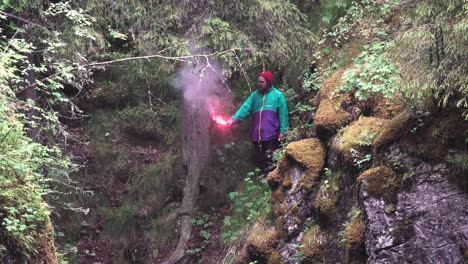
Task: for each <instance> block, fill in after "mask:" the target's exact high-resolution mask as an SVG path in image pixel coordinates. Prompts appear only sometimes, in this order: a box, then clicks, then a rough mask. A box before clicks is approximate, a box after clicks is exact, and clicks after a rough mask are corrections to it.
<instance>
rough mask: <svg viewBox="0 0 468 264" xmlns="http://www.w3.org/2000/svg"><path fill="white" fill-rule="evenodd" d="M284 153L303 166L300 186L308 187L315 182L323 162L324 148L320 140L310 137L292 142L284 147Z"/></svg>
mask: <svg viewBox="0 0 468 264" xmlns="http://www.w3.org/2000/svg"><path fill="white" fill-rule="evenodd" d="M284 153H285V155H287V156H288V157H290V158H292V159H293V160H295V161H297V162H298V163H300V164H301V165H303V166H304V167H305V172H304V175H303V176H302V178H301V180H300V185H301V187H302V188H305V189H310V188H311V187H312V186H313V185H314V184H315V182H316V180H317V178H318V176H319V173H320V171H321V170H322V169H323V165H324V163H325V149H324V147H323V145H322V143H321V142H320V140H318V139H316V138H310V139H304V140H301V141H296V142H292V143H290V144H289V145H288V146H287V147H286V149H285V152H284Z"/></svg>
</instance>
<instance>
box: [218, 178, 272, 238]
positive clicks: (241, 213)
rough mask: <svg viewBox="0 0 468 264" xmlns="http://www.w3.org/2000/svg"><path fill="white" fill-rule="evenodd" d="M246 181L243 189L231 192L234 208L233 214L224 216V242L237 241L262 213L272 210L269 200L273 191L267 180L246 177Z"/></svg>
mask: <svg viewBox="0 0 468 264" xmlns="http://www.w3.org/2000/svg"><path fill="white" fill-rule="evenodd" d="M254 175H255V173H254V172H250V173H249V176H254ZM244 183H245V186H244V188H243V190H242V191H239V192H231V193H229V199H230V200H231V201H232V203H233V205H234V208H233V212H232V214H231V216H226V217H225V218H224V225H223V228H222V234H221V239H222V240H223V242H224V243H229V242H233V241H235V240H236V239H237V238H239V237H240V236H241V235H242V234H243V231H245V229H246V227H248V226H249V225H250V224H253V223H255V221H256V220H257V219H258V217H259V216H260V215H265V214H268V213H269V212H271V208H270V206H271V205H270V202H269V199H270V193H271V192H270V188H269V187H268V185H267V184H266V182H265V181H260V182H256V181H254V180H252V179H251V178H250V177H248V178H245V179H244Z"/></svg>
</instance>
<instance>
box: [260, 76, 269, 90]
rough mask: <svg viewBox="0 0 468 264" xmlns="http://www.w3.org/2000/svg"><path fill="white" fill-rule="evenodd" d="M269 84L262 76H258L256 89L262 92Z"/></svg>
mask: <svg viewBox="0 0 468 264" xmlns="http://www.w3.org/2000/svg"><path fill="white" fill-rule="evenodd" d="M269 87H270V86H269V85H268V82H267V81H266V80H265V78H263V77H262V76H258V90H259V91H260V92H262V93H264V92H266V91H267V90H268V88H269Z"/></svg>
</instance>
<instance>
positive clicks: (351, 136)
mask: <svg viewBox="0 0 468 264" xmlns="http://www.w3.org/2000/svg"><path fill="white" fill-rule="evenodd" d="M385 123H386V119H380V118H375V117H363V118H361V119H359V120H357V121H355V122H353V123H352V124H351V125H350V126H349V127H347V128H346V129H345V130H344V131H343V134H342V136H341V137H340V139H339V144H338V148H339V150H340V151H341V152H342V153H343V155H344V156H345V158H349V157H350V156H351V149H355V150H360V149H362V148H365V147H368V146H372V145H373V144H374V139H375V138H376V137H377V135H378V134H379V133H380V131H381V130H382V128H383V126H384V125H385Z"/></svg>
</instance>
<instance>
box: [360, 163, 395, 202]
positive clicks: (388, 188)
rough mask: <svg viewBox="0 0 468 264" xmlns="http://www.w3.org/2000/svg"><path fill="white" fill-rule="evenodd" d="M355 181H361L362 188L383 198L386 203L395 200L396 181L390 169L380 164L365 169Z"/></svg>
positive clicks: (374, 195)
mask: <svg viewBox="0 0 468 264" xmlns="http://www.w3.org/2000/svg"><path fill="white" fill-rule="evenodd" d="M357 181H358V182H361V183H363V188H364V190H365V191H367V192H368V193H369V194H370V195H371V196H373V197H377V198H383V199H384V201H385V202H387V203H393V202H395V199H396V197H395V191H396V189H397V187H398V183H397V180H396V176H395V173H394V172H393V170H392V169H390V168H388V167H385V166H380V167H376V168H372V169H369V170H366V171H365V172H363V173H362V174H361V175H359V177H358V178H357Z"/></svg>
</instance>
